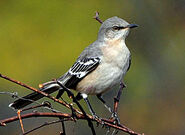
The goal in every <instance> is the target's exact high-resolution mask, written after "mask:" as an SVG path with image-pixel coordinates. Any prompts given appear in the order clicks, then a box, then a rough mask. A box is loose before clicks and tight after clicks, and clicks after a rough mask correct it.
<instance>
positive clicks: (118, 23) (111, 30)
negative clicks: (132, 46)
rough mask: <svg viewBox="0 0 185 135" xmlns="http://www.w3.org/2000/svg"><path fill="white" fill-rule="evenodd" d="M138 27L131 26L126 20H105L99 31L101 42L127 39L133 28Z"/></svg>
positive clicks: (115, 17)
mask: <svg viewBox="0 0 185 135" xmlns="http://www.w3.org/2000/svg"><path fill="white" fill-rule="evenodd" d="M135 27H138V25H136V24H129V23H128V22H126V21H125V20H123V19H121V18H119V17H117V16H114V17H111V18H109V19H107V20H105V21H104V22H103V23H102V25H101V27H100V30H99V33H98V39H100V40H119V39H125V38H126V37H127V35H128V33H129V30H130V29H131V28H135Z"/></svg>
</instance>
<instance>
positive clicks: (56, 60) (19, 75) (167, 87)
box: [0, 0, 185, 135]
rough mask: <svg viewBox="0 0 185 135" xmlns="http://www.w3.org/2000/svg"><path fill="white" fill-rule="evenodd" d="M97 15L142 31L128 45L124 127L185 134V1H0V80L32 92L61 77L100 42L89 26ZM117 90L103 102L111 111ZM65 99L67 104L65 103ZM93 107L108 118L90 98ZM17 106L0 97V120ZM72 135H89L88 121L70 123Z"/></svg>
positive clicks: (4, 86) (50, 130)
mask: <svg viewBox="0 0 185 135" xmlns="http://www.w3.org/2000/svg"><path fill="white" fill-rule="evenodd" d="M96 10H97V11H99V12H100V17H101V19H102V20H105V19H107V18H109V17H112V16H119V17H121V18H123V19H125V20H126V21H128V22H129V23H136V24H139V26H140V27H138V28H137V29H134V30H132V31H131V33H130V35H129V37H128V38H127V41H126V44H127V46H128V47H129V49H130V51H131V53H132V65H131V68H130V70H129V72H128V73H127V75H126V77H125V83H126V84H127V88H126V89H124V93H123V95H122V97H121V103H120V106H119V116H120V119H121V123H124V124H125V125H127V126H128V127H130V128H131V129H134V130H135V131H138V132H140V133H142V132H144V133H145V134H146V135H183V134H185V122H184V118H185V107H184V103H185V92H184V90H185V85H184V82H185V60H184V58H185V44H184V41H185V17H184V13H185V1H184V0H176V1H175V0H163V1H159V0H148V1H140V0H139V1H138V0H117V1H111V0H102V1H99V0H94V1H88V2H87V1H84V0H78V1H72V0H68V1H64V0H53V1H49V0H45V1H42V0H22V1H19V0H1V1H0V63H1V64H0V73H2V74H5V75H7V76H10V77H12V78H15V79H17V80H20V81H22V82H25V83H27V84H29V85H31V86H33V87H38V84H40V83H43V82H46V81H48V80H51V79H52V78H57V77H60V76H61V75H62V74H63V73H65V72H66V71H67V70H68V68H69V67H70V66H71V65H72V64H73V63H74V61H75V59H76V58H77V56H78V55H79V54H80V52H81V51H82V50H83V49H84V48H85V47H86V46H88V45H89V44H90V43H92V42H93V41H94V40H96V37H97V32H98V30H99V27H100V24H99V23H98V22H97V21H95V20H93V19H92V17H93V16H94V13H95V11H96ZM116 90H117V89H115V90H114V91H110V92H108V93H107V94H106V95H105V98H106V100H108V101H109V104H112V103H113V98H112V99H111V98H110V97H113V96H114V95H115V93H116ZM0 91H9V92H14V91H17V92H18V94H19V95H20V96H22V95H25V94H27V93H30V91H29V90H27V89H23V88H21V87H20V86H17V85H15V84H12V83H10V82H7V81H5V80H2V79H0ZM54 95H55V94H54ZM64 98H65V99H66V100H68V98H67V96H66V95H64ZM45 100H46V99H45ZM90 100H91V102H92V105H93V107H94V109H95V110H96V112H97V114H98V115H99V116H101V117H109V116H110V114H109V113H108V112H106V109H105V108H104V107H103V105H102V104H100V102H98V101H96V100H97V99H96V97H93V96H91V97H90ZM12 101H14V99H12V98H11V96H8V95H0V119H4V118H7V117H10V116H14V115H16V112H15V111H13V110H12V109H10V108H9V107H8V104H9V103H11V102H12ZM81 103H82V105H85V104H84V103H83V102H81ZM55 107H56V108H57V109H58V110H62V109H63V110H64V111H66V110H65V108H63V107H61V106H58V105H55ZM86 110H87V108H86ZM41 111H44V109H41ZM87 111H88V110H87ZM49 120H50V121H51V120H52V119H48V118H32V119H27V120H24V121H23V122H24V126H25V130H28V129H31V128H33V127H36V126H37V125H39V123H40V124H41V123H43V122H44V121H49ZM59 131H60V124H56V125H52V126H47V127H45V128H41V129H39V130H37V131H35V132H33V133H32V134H39V135H49V134H59ZM0 133H1V134H2V135H14V134H20V133H21V128H20V125H19V122H14V123H11V124H8V125H7V127H0ZM67 133H68V134H84V135H85V134H89V133H90V130H89V128H88V126H87V124H86V122H85V121H84V122H83V121H78V122H77V123H73V122H69V123H68V124H67ZM97 133H98V134H105V133H106V130H104V129H101V128H100V127H99V128H97ZM119 134H122V133H121V132H120V133H119Z"/></svg>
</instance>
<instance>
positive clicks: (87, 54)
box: [9, 16, 137, 117]
mask: <svg viewBox="0 0 185 135" xmlns="http://www.w3.org/2000/svg"><path fill="white" fill-rule="evenodd" d="M135 27H137V25H136V24H129V23H128V22H126V21H125V20H123V19H121V18H119V17H116V16H115V17H111V18H109V19H107V20H106V21H104V22H103V23H102V25H101V27H100V29H99V32H98V37H97V40H96V41H95V42H93V43H92V44H91V45H89V46H88V47H86V48H85V49H84V51H83V52H82V53H81V54H80V56H79V57H78V58H77V60H76V62H75V63H74V65H73V66H72V67H71V68H70V69H69V70H68V71H67V72H66V73H65V74H64V75H63V76H61V77H60V78H58V79H57V81H58V82H59V83H61V84H62V85H63V86H65V87H67V88H69V89H73V90H76V91H77V92H78V95H77V98H78V99H81V98H83V99H84V100H85V101H86V103H87V104H88V107H89V110H90V112H91V113H92V115H93V116H94V117H95V116H96V114H95V112H94V111H93V109H92V107H91V106H90V104H89V101H88V98H87V97H88V96H87V95H96V96H97V97H98V98H99V99H100V100H101V101H102V102H103V103H105V101H104V100H103V99H102V97H101V95H102V94H103V93H104V92H106V91H107V90H110V89H111V88H112V87H114V86H116V85H119V83H120V82H122V79H123V77H124V75H125V74H126V72H127V71H128V70H129V67H130V64H131V54H130V51H129V49H128V48H127V46H126V44H125V38H126V37H127V36H128V34H129V30H130V29H131V28H135ZM40 90H41V91H44V92H46V93H48V94H50V93H53V92H55V91H59V93H58V95H57V98H60V96H61V95H62V93H63V88H61V87H60V85H59V84H58V83H57V82H56V81H50V82H46V83H44V84H42V85H41V87H40ZM42 97H44V96H43V95H41V94H39V93H36V92H34V93H31V94H29V95H27V96H24V97H23V98H21V99H18V100H16V101H15V102H13V103H11V104H10V105H9V106H10V107H13V108H14V109H20V108H23V107H25V106H26V105H29V104H31V103H32V101H36V100H39V99H41V98H42ZM105 106H106V105H105ZM106 107H107V108H108V109H109V110H110V108H109V107H108V106H106Z"/></svg>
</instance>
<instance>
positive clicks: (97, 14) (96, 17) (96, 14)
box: [93, 11, 103, 24]
mask: <svg viewBox="0 0 185 135" xmlns="http://www.w3.org/2000/svg"><path fill="white" fill-rule="evenodd" d="M93 18H94V19H96V20H97V21H98V22H99V23H101V24H102V23H103V21H102V20H101V19H100V17H99V12H98V11H96V13H95V16H94V17H93Z"/></svg>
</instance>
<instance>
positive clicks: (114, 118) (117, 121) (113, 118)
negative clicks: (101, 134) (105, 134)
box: [110, 112, 120, 125]
mask: <svg viewBox="0 0 185 135" xmlns="http://www.w3.org/2000/svg"><path fill="white" fill-rule="evenodd" d="M110 119H112V120H113V121H114V124H116V125H118V124H120V119H119V117H118V114H117V113H116V112H113V113H112V116H111V118H110Z"/></svg>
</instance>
